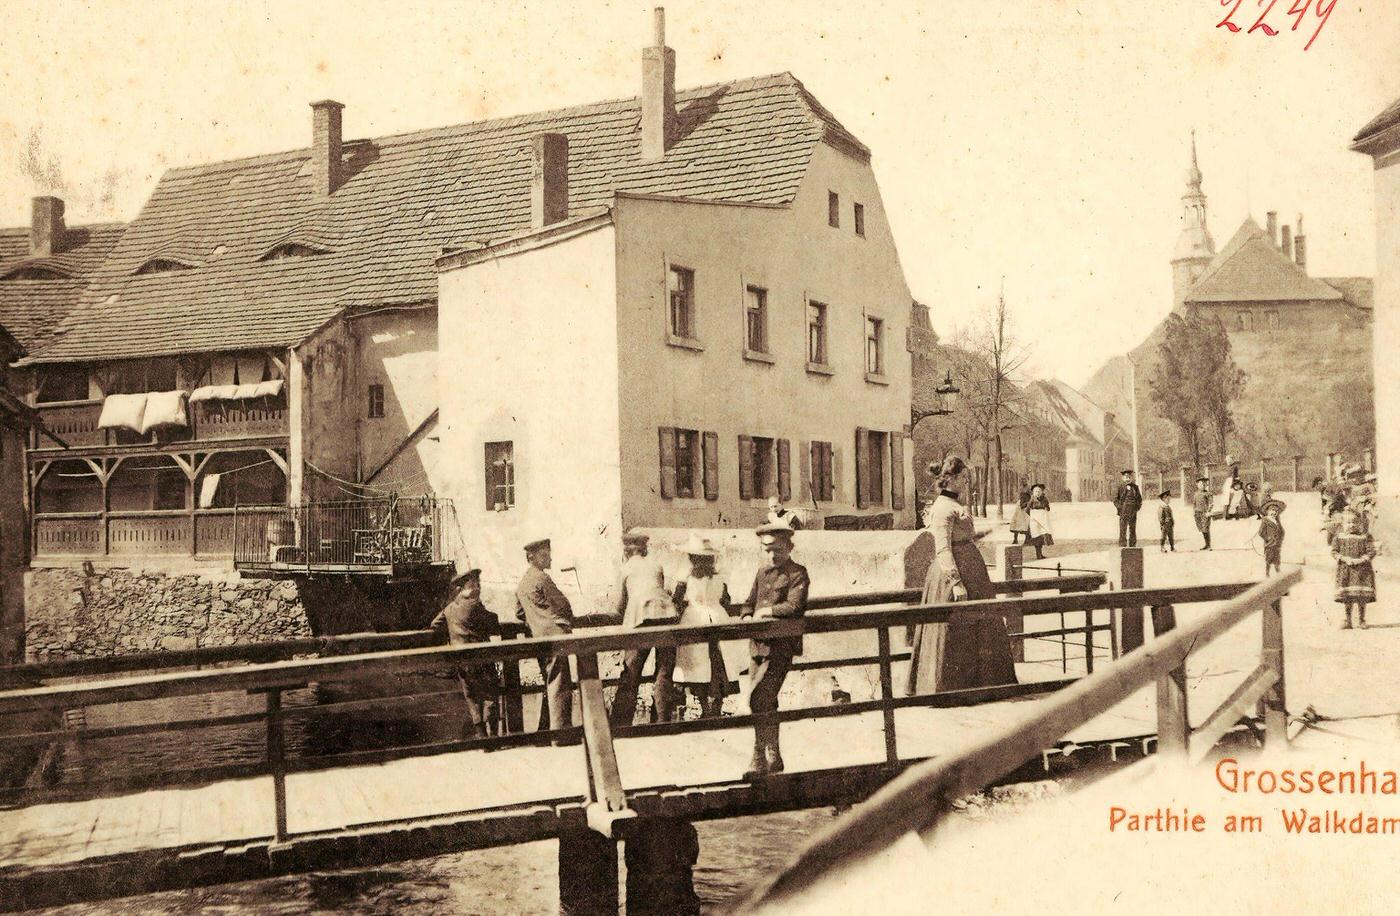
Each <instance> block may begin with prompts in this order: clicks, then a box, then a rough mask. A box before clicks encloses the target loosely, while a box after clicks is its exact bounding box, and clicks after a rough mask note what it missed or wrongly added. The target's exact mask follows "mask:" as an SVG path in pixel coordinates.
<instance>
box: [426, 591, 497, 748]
mask: <svg viewBox="0 0 1400 916" xmlns="http://www.w3.org/2000/svg"><path fill="white" fill-rule="evenodd" d="M452 589H453V591H454V592H455V594H453V596H452V600H451V601H449V602H448V603H447V606H446V607H444V608H443V609H442V610H441V611H439V612H438V615H437V616H436V617H434V618H433V622H432V623H431V624H429V627H430V628H431V629H432V630H434V631H435V632H437V633H438V634H439V635H442V634H444V633H445V634H446V635H447V639H448V642H449V643H450V644H451V645H454V646H465V645H470V644H471V643H476V642H486V641H487V640H489V639H490V638H491V637H492V636H494V635H496V634H497V633H499V632H500V629H501V625H500V621H499V620H498V619H497V618H496V615H495V614H493V613H491V612H490V611H488V610H487V609H486V606H485V605H484V604H482V603H481V570H479V569H469V570H467V571H466V572H464V573H462V574H461V575H460V576H458V577H457V578H455V579H453V580H452ZM457 680H458V682H459V683H460V684H461V685H462V696H463V698H464V699H465V700H466V703H467V718H466V721H465V722H463V723H462V737H463V738H466V739H470V738H486V737H490V736H491V735H495V734H497V733H498V731H499V728H498V722H497V721H496V697H497V696H499V695H500V692H501V681H500V678H499V677H498V676H497V674H496V665H495V663H494V662H466V663H463V664H459V665H458V666H457Z"/></svg>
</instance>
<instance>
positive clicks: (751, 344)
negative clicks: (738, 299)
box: [744, 286, 768, 353]
mask: <svg viewBox="0 0 1400 916" xmlns="http://www.w3.org/2000/svg"><path fill="white" fill-rule="evenodd" d="M744 349H746V350H748V351H749V352H751V353H767V352H768V290H766V289H760V288H759V287H757V286H749V287H746V288H745V289H744Z"/></svg>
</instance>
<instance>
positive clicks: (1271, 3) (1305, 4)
mask: <svg viewBox="0 0 1400 916" xmlns="http://www.w3.org/2000/svg"><path fill="white" fill-rule="evenodd" d="M1267 2H1268V6H1266V7H1264V12H1262V13H1260V14H1259V18H1258V19H1256V20H1254V25H1252V26H1250V27H1249V30H1248V31H1247V32H1245V34H1246V35H1248V34H1250V33H1252V32H1255V31H1256V30H1257V31H1262V32H1263V33H1264V34H1265V35H1268V36H1270V37H1272V36H1274V35H1277V34H1278V29H1275V28H1274V27H1273V26H1271V25H1269V24H1268V23H1267V22H1265V21H1264V20H1265V19H1267V18H1268V17H1269V14H1270V13H1272V12H1273V10H1274V7H1275V6H1277V5H1278V3H1279V0H1267ZM1264 3H1265V0H1258V2H1257V3H1256V4H1255V5H1256V6H1264ZM1220 5H1221V6H1228V7H1230V12H1228V13H1226V14H1225V18H1224V19H1222V20H1220V21H1219V22H1217V23H1216V24H1215V27H1216V28H1218V29H1219V28H1225V29H1229V30H1230V31H1231V32H1238V31H1240V30H1241V29H1242V28H1243V26H1241V25H1239V24H1238V23H1236V22H1234V21H1232V20H1233V19H1234V18H1235V14H1236V13H1238V12H1239V11H1240V7H1241V6H1243V5H1244V0H1220ZM1336 5H1337V0H1316V5H1314V0H1290V5H1289V7H1288V15H1289V16H1292V17H1293V29H1292V31H1294V32H1296V31H1298V26H1300V25H1302V24H1303V17H1305V16H1306V15H1307V13H1308V10H1309V9H1312V11H1313V12H1314V13H1316V14H1317V17H1318V19H1319V20H1320V21H1319V22H1318V24H1317V31H1315V32H1313V36H1312V38H1309V39H1308V43H1307V44H1306V45H1305V46H1304V47H1303V50H1304V51H1306V50H1307V49H1308V48H1311V47H1312V44H1313V42H1314V41H1317V36H1318V35H1320V34H1321V33H1322V27H1323V26H1324V25H1326V24H1327V18H1328V17H1329V16H1331V15H1332V10H1333V8H1334V7H1336ZM1248 18H1249V16H1248V14H1246V15H1245V20H1248Z"/></svg>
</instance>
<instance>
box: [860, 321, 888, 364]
mask: <svg viewBox="0 0 1400 916" xmlns="http://www.w3.org/2000/svg"><path fill="white" fill-rule="evenodd" d="M865 371H866V374H867V375H884V374H885V322H884V321H882V320H881V319H879V318H871V317H869V316H866V319H865Z"/></svg>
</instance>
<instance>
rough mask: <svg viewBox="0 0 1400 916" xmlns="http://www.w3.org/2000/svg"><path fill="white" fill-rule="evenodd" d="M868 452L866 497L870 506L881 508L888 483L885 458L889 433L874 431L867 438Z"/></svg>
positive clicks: (888, 446) (887, 453)
mask: <svg viewBox="0 0 1400 916" xmlns="http://www.w3.org/2000/svg"><path fill="white" fill-rule="evenodd" d="M867 441H868V442H869V450H868V451H867V452H866V455H865V467H866V474H867V475H869V476H868V477H867V478H866V486H867V488H868V489H867V490H866V496H867V499H868V500H869V502H870V505H872V506H883V505H884V504H885V490H886V488H887V485H888V483H889V475H888V474H886V472H885V469H886V465H887V460H888V459H887V456H888V455H889V453H890V435H889V433H877V432H875V431H874V430H871V432H870V433H869V434H868V436H867Z"/></svg>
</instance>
